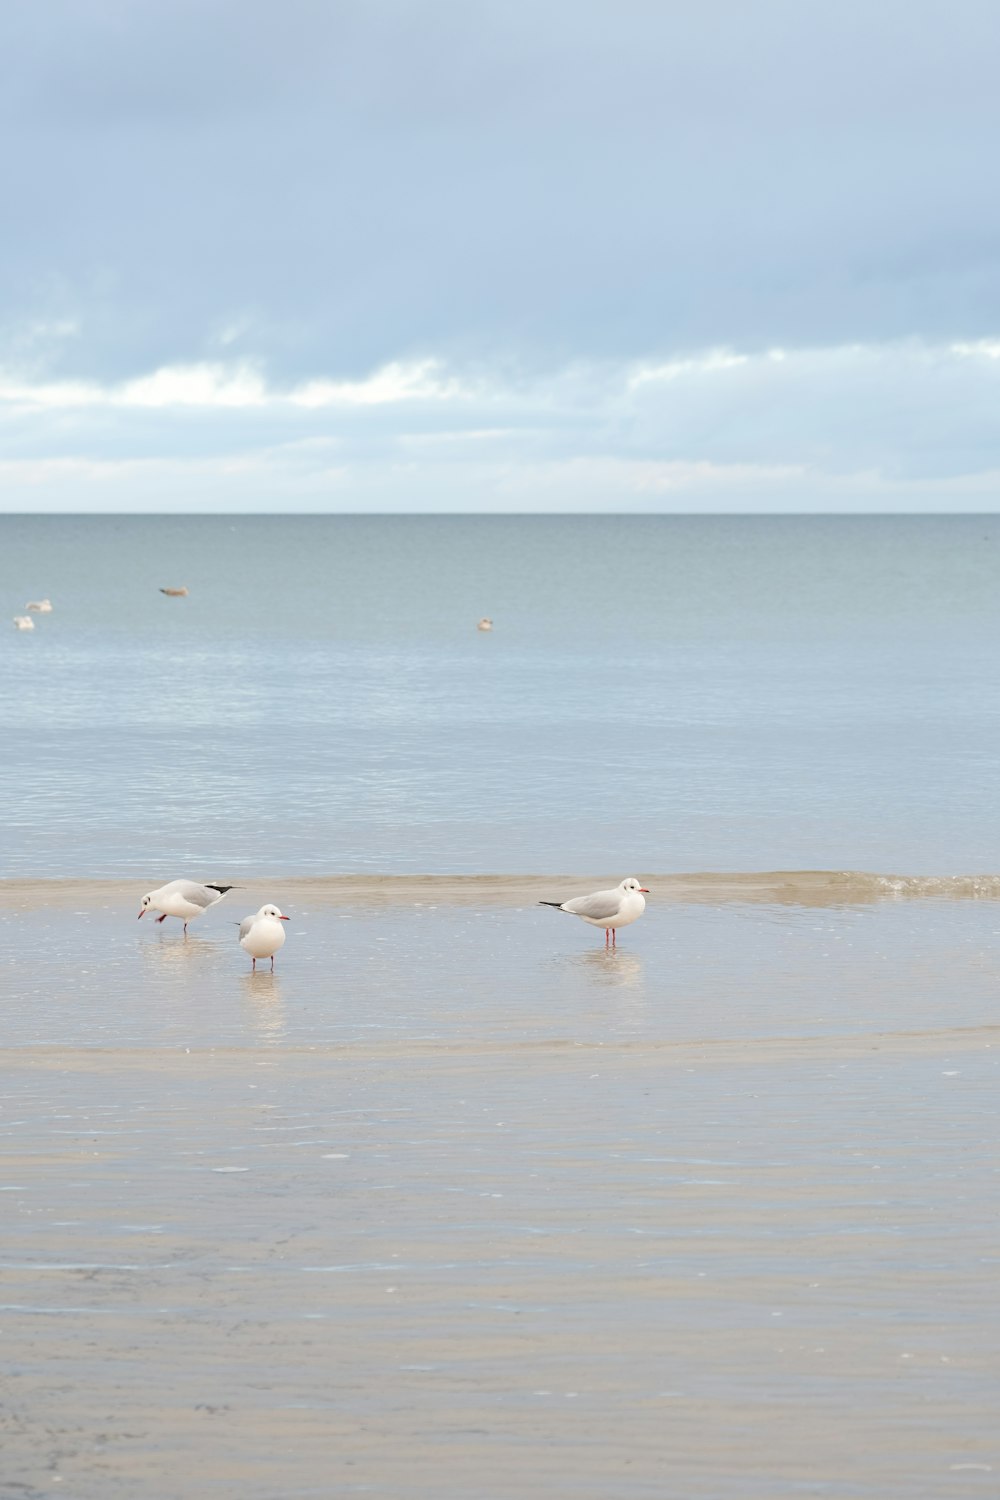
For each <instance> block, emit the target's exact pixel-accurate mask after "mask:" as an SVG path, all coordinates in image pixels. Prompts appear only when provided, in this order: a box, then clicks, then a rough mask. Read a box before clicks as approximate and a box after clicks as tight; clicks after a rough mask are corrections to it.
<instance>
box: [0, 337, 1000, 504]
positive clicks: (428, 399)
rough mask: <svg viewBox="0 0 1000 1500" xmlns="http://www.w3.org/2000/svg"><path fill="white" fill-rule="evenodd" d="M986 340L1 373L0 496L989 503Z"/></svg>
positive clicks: (997, 454) (991, 393) (993, 495)
mask: <svg viewBox="0 0 1000 1500" xmlns="http://www.w3.org/2000/svg"><path fill="white" fill-rule="evenodd" d="M995 342H996V341H989V340H983V341H979V342H977V343H976V344H975V346H968V347H966V346H965V345H964V344H961V343H959V344H956V343H948V344H930V343H926V342H924V341H920V340H906V341H902V342H896V343H891V344H882V345H864V344H848V345H842V346H841V345H834V346H830V347H820V348H811V349H794V350H788V349H783V350H773V349H772V350H765V351H763V352H760V353H754V352H753V351H743V350H738V349H709V350H706V351H703V352H702V353H691V354H689V355H687V356H686V357H684V358H679V359H676V360H671V361H648V360H638V361H635V360H624V361H623V360H607V359H605V360H600V361H579V360H577V361H572V362H570V363H568V364H565V365H562V366H558V367H556V368H554V369H552V370H549V371H547V372H541V371H538V370H534V369H527V370H525V369H523V368H520V367H518V366H516V365H509V366H505V367H500V368H496V369H494V370H492V371H487V370H484V369H482V368H479V367H476V368H473V369H471V370H470V369H468V368H466V367H462V366H455V367H452V366H449V365H448V364H446V363H445V362H443V361H416V362H412V363H404V362H394V363H392V364H390V365H388V366H384V367H381V368H378V369H375V370H372V371H370V372H368V373H367V374H364V375H361V376H360V377H359V378H358V379H356V380H353V381H342V380H336V379H332V378H329V379H317V380H313V381H308V382H304V383H299V384H292V385H287V384H285V383H283V382H281V381H280V380H273V379H270V378H268V376H267V373H266V371H265V369H264V366H263V364H262V363H259V362H258V363H248V362H244V361H238V360H234V361H229V362H226V361H216V362H211V363H200V364H197V365H183V366H167V367H164V368H160V369H157V370H153V371H151V372H149V373H148V374H146V375H140V376H136V377H135V378H133V379H131V380H128V381H124V382H118V383H110V384H99V383H97V382H89V383H86V382H76V383H74V382H60V381H50V380H45V379H41V380H36V379H33V378H32V377H31V376H30V375H27V374H23V373H22V374H20V375H18V374H11V373H8V374H7V375H5V376H4V377H3V378H2V379H0V437H2V439H3V444H4V451H5V453H6V454H7V461H6V464H5V466H4V469H3V478H4V489H3V494H4V504H5V507H6V508H7V509H12V510H16V509H19V508H21V507H22V506H28V508H31V507H32V506H35V505H44V506H45V507H47V508H50V509H60V508H68V509H74V508H88V507H91V506H94V505H98V506H103V507H106V508H111V509H114V508H118V507H121V508H129V506H130V505H133V504H134V505H138V506H140V507H147V508H149V507H155V504H156V503H157V501H158V498H159V497H161V496H163V495H164V494H167V493H168V491H169V487H168V485H167V481H166V480H165V479H164V477H163V476H172V477H171V479H170V483H173V484H174V494H173V496H172V497H171V500H170V503H171V505H172V507H175V505H176V498H175V497H176V493H178V492H179V493H183V494H184V495H185V497H186V500H185V504H186V505H189V506H190V508H192V509H199V508H204V507H208V508H219V509H240V508H243V507H247V508H254V507H255V506H257V505H262V504H266V505H267V506H268V508H273V507H274V505H275V503H280V504H282V505H285V506H288V507H291V508H295V507H296V506H305V507H306V508H313V507H318V508H323V506H327V505H328V506H330V507H333V508H340V509H346V510H351V509H358V508H360V509H365V508H373V509H382V510H394V509H422V508H426V509H432V510H433V509H445V510H448V509H487V510H489V509H501V510H503V509H511V510H519V509H523V510H530V509H538V508H541V509H556V510H565V509H573V508H576V507H578V508H582V509H601V508H607V509H618V510H628V509H674V510H684V509H717V510H747V509H764V510H768V509H779V510H782V509H792V510H795V509H834V510H836V509H849V510H850V509H858V508H864V506H865V505H867V504H870V505H875V506H885V507H888V508H891V509H900V508H902V509H905V508H907V506H908V505H912V506H913V507H915V508H926V507H927V506H928V505H933V504H941V505H945V506H946V507H948V506H953V505H964V504H972V505H973V506H974V507H976V508H989V505H990V504H992V503H995V501H996V499H997V486H996V475H997V473H998V472H1000V434H998V432H997V428H996V421H995V411H996V405H997V400H998V397H1000V359H998V358H996V357H995V356H994V355H993V353H992V352H991V350H992V348H993V346H994V343H995ZM998 347H1000V346H998ZM185 464H187V465H188V468H187V469H186V470H184V473H185V479H184V483H183V485H178V484H177V483H176V476H177V474H178V473H179V472H180V468H179V466H183V465H185Z"/></svg>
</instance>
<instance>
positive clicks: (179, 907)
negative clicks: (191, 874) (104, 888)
mask: <svg viewBox="0 0 1000 1500" xmlns="http://www.w3.org/2000/svg"><path fill="white" fill-rule="evenodd" d="M235 890H236V886H234V885H199V884H198V882H197V880H171V881H169V882H168V884H167V885H161V886H160V888H159V890H156V891H150V893H149V895H148V896H143V898H142V905H141V906H140V908H139V916H140V917H144V916H145V915H146V913H147V912H148V911H159V912H162V913H163V915H162V916H161V917H157V919H156V920H157V921H158V922H165V921H166V920H167V918H168V917H180V919H181V921H182V922H183V923H184V931H185V932H187V930H188V923H189V922H193V921H194V919H195V917H200V916H201V914H202V912H204V911H207V910H208V908H209V907H210V906H214V905H215V903H216V902H217V901H221V900H222V898H223V896H224V895H225V894H226V892H227V891H235Z"/></svg>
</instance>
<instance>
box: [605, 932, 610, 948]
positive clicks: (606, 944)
mask: <svg viewBox="0 0 1000 1500" xmlns="http://www.w3.org/2000/svg"><path fill="white" fill-rule="evenodd" d="M610 936H611V929H610V928H608V927H605V929H604V946H605V948H606V947H607V946H608V938H609V937H610Z"/></svg>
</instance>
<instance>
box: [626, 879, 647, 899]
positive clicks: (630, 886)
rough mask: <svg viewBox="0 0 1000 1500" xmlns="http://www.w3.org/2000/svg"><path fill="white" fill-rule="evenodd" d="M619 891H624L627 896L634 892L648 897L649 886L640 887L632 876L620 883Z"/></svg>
mask: <svg viewBox="0 0 1000 1500" xmlns="http://www.w3.org/2000/svg"><path fill="white" fill-rule="evenodd" d="M621 889H622V890H623V891H626V892H627V893H628V894H629V895H631V894H632V893H633V892H634V891H638V892H639V894H640V895H642V896H648V895H649V886H648V885H640V884H639V882H638V880H636V878H635V876H634V875H630V876H629V877H628V879H627V880H623V881H622V883H621Z"/></svg>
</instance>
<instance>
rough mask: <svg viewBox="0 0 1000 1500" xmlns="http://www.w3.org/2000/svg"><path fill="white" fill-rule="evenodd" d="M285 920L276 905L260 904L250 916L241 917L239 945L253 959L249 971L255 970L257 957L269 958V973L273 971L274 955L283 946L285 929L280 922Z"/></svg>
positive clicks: (286, 919) (253, 971) (254, 971)
mask: <svg viewBox="0 0 1000 1500" xmlns="http://www.w3.org/2000/svg"><path fill="white" fill-rule="evenodd" d="M287 921H288V918H287V917H286V916H284V915H283V914H282V913H281V912H280V911H279V910H278V908H277V907H276V906H262V907H261V909H260V911H258V912H254V914H253V916H252V917H244V918H243V921H242V922H241V923H240V947H241V948H242V949H243V952H244V953H249V955H250V957H251V958H252V959H253V968H252V969H251V971H250V972H251V973H253V974H255V973H256V972H257V960H258V958H269V959H270V960H271V973H272V974H273V973H274V955H275V954H276V953H277V951H278V949H279V948H283V947H284V946H285V929H284V928H283V927H282V925H281V924H282V922H287Z"/></svg>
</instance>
